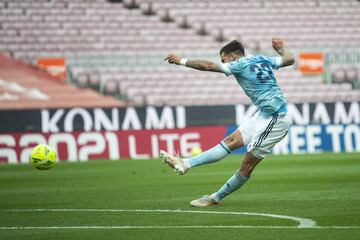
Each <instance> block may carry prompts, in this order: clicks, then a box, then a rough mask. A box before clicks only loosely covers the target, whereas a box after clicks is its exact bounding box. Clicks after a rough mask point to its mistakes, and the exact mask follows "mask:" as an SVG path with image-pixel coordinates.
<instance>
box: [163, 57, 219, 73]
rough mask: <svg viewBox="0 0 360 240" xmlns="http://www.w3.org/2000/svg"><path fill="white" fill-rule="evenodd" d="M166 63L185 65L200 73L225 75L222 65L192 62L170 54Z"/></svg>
mask: <svg viewBox="0 0 360 240" xmlns="http://www.w3.org/2000/svg"><path fill="white" fill-rule="evenodd" d="M164 61H167V62H168V63H170V64H176V65H184V66H186V67H189V68H193V69H197V70H200V71H209V72H221V73H223V72H224V71H223V69H222V68H221V66H220V64H217V63H213V62H211V61H207V60H192V59H185V58H181V57H179V56H177V55H175V54H169V55H168V56H167V57H166V58H165V59H164Z"/></svg>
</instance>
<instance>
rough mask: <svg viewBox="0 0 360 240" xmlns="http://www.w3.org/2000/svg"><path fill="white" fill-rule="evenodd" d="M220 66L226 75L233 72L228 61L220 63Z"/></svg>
mask: <svg viewBox="0 0 360 240" xmlns="http://www.w3.org/2000/svg"><path fill="white" fill-rule="evenodd" d="M220 67H221V69H222V71H223V73H225V75H226V76H231V75H232V74H233V73H232V72H231V69H230V63H222V64H221V65H220Z"/></svg>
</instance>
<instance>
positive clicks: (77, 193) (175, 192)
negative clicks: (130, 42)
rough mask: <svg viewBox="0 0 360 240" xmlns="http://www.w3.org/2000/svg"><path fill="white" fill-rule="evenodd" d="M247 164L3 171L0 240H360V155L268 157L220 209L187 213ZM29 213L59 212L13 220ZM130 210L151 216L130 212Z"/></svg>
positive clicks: (112, 164) (107, 164)
mask: <svg viewBox="0 0 360 240" xmlns="http://www.w3.org/2000/svg"><path fill="white" fill-rule="evenodd" d="M241 159H242V156H241V155H233V156H230V157H228V158H226V159H225V160H223V161H221V162H218V163H215V164H212V165H206V166H202V167H198V168H194V169H192V170H191V171H190V172H189V173H188V174H187V175H185V176H177V175H176V174H175V173H174V172H173V171H172V170H171V169H169V168H168V167H167V166H165V165H163V164H162V163H161V162H160V160H158V159H154V160H149V161H135V160H133V161H129V160H124V161H89V162H84V163H60V164H57V166H55V167H54V168H53V169H51V170H48V171H40V170H37V169H35V168H33V167H32V166H30V165H1V166H0V239H17V240H20V239H27V240H30V239H52V240H54V239H217V240H218V239H317V240H319V239H332V240H333V239H356V238H358V237H359V236H360V153H354V154H318V155H287V156H269V157H268V158H267V159H265V160H264V161H263V162H262V163H261V164H260V165H259V166H258V167H257V169H256V170H255V171H254V173H253V175H252V178H251V179H250V181H249V182H248V183H247V184H246V185H245V186H244V187H243V188H241V189H240V190H239V191H237V192H235V193H233V194H232V195H230V196H229V197H228V198H226V199H225V200H224V201H223V202H222V203H221V205H219V206H216V207H209V208H205V209H204V208H202V209H198V208H192V207H190V205H189V202H190V201H191V200H193V199H195V198H197V197H200V196H202V195H203V194H207V193H212V192H213V191H215V190H217V189H218V188H219V187H220V186H221V185H222V184H223V183H224V182H225V181H226V180H227V179H228V178H229V177H230V176H231V175H232V174H233V173H234V171H235V170H236V169H237V167H238V166H239V163H240V160H241ZM25 209H26V210H29V209H59V210H61V211H58V210H57V211H9V210H25ZM65 209H68V210H67V211H65ZM69 209H74V210H76V209H95V210H96V209H113V210H117V211H73V210H71V211H69ZM119 209H122V210H126V211H119ZM133 209H141V210H146V211H139V212H133V211H128V210H133ZM154 209H157V210H164V209H169V210H177V209H180V210H184V211H185V212H162V211H158V212H153V211H151V210H154ZM148 210H149V211H148ZM186 211H216V212H224V213H225V212H249V213H267V214H279V215H288V216H293V217H300V218H309V219H312V220H314V221H316V223H317V226H320V227H321V228H296V226H297V225H298V223H297V222H295V221H293V220H288V219H277V218H271V217H264V216H252V215H227V214H221V213H219V214H204V213H203V214H201V213H197V212H186ZM124 226H128V227H126V228H124ZM212 226H218V227H217V228H214V227H212ZM219 226H225V227H221V228H220V227H219ZM226 226H232V227H231V228H226ZM236 226H240V227H238V228H236ZM273 226H276V228H273ZM326 226H330V228H325V227H326ZM334 226H342V227H343V228H334ZM347 226H352V228H344V227H347ZM9 227H40V228H23V229H21V228H13V229H11V228H9ZM47 227H52V228H47ZM63 227H68V228H63ZM74 227H78V228H74ZM110 227H114V228H110ZM130 227H133V228H130Z"/></svg>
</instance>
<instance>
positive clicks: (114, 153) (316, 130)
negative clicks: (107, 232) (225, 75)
mask: <svg viewBox="0 0 360 240" xmlns="http://www.w3.org/2000/svg"><path fill="white" fill-rule="evenodd" d="M288 110H289V117H290V119H291V122H292V126H291V127H290V129H289V134H288V135H287V137H285V138H284V139H283V141H282V142H280V143H279V144H277V145H276V147H275V149H274V153H275V154H292V153H297V154H298V153H320V152H360V102H348V103H342V102H336V103H303V104H288ZM254 112H256V108H255V107H254V106H252V105H235V106H231V105H228V106H192V107H183V106H177V107H170V106H166V107H142V108H132V107H129V108H104V109H102V108H94V109H84V108H72V109H42V110H22V111H21V110H4V111H0V119H1V122H2V124H1V125H0V162H2V163H27V162H28V156H29V153H30V151H31V148H32V147H34V146H35V145H36V144H39V143H46V144H49V145H51V146H52V147H53V148H54V149H55V150H56V151H57V152H58V156H59V159H60V160H68V161H86V160H90V159H112V160H116V159H124V158H131V159H149V158H156V157H158V152H159V150H160V149H164V150H167V151H169V152H174V151H176V150H179V152H180V154H181V155H182V156H189V155H190V151H191V149H192V148H193V147H201V148H202V149H204V150H205V149H208V148H210V147H211V146H213V145H215V144H217V143H218V142H219V141H220V140H221V139H222V138H224V137H225V136H226V135H227V134H229V133H231V132H232V131H234V130H235V129H236V127H237V126H238V125H239V124H241V123H242V122H244V121H246V119H247V118H249V117H250V116H251V115H252V114H253V113H254ZM25 115H26V116H27V117H26V118H24V117H23V116H25ZM244 151H245V148H242V149H240V150H237V151H235V152H234V153H243V152H244Z"/></svg>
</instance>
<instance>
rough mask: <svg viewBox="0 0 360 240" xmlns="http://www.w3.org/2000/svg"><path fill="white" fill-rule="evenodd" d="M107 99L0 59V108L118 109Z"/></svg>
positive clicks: (39, 71)
mask: <svg viewBox="0 0 360 240" xmlns="http://www.w3.org/2000/svg"><path fill="white" fill-rule="evenodd" d="M121 106H126V104H124V103H122V102H120V101H116V100H114V99H113V98H111V97H109V96H102V95H101V94H99V93H97V92H95V91H92V90H89V89H79V88H77V87H75V86H72V85H69V84H68V83H66V82H63V81H59V80H56V79H53V78H51V76H49V75H48V74H47V73H44V72H42V71H41V70H39V69H37V68H34V67H31V66H28V65H27V64H24V63H22V62H19V61H17V60H13V59H10V58H8V57H4V56H0V109H39V108H71V107H121Z"/></svg>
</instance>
